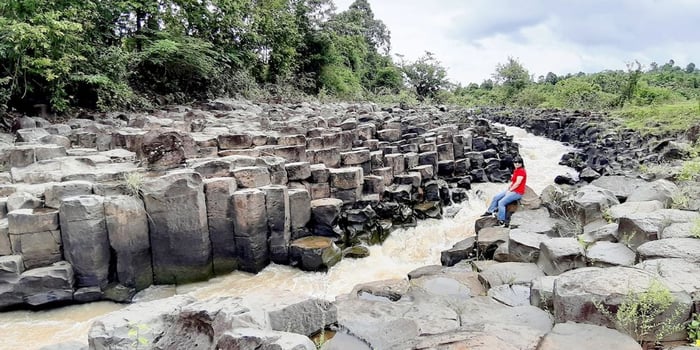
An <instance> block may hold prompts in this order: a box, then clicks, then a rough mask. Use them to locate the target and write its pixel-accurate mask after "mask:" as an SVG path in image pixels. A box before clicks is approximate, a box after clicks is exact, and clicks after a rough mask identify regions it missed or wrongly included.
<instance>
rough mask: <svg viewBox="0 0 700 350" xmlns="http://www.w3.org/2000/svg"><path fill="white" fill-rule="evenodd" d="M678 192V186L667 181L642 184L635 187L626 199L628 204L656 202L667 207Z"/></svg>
mask: <svg viewBox="0 0 700 350" xmlns="http://www.w3.org/2000/svg"><path fill="white" fill-rule="evenodd" d="M677 192H678V186H676V184H674V183H673V182H671V181H668V180H656V181H653V182H644V183H641V184H638V185H637V186H635V188H634V189H633V190H632V192H631V193H630V195H629V196H628V197H627V201H628V202H644V201H654V200H657V201H659V202H661V203H664V205H665V206H666V207H669V206H670V205H671V203H673V195H674V194H675V193H677Z"/></svg>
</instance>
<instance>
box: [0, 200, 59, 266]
mask: <svg viewBox="0 0 700 350" xmlns="http://www.w3.org/2000/svg"><path fill="white" fill-rule="evenodd" d="M7 229H8V234H9V235H8V238H9V243H10V247H11V253H12V254H17V255H21V256H22V258H23V261H24V267H25V268H27V269H32V268H35V267H39V266H46V265H50V264H52V263H54V262H58V261H59V260H61V232H60V231H59V230H58V211H56V210H51V209H46V208H41V209H18V210H13V211H11V212H9V213H7ZM0 233H1V232H0ZM6 243H7V242H6ZM5 250H7V248H5Z"/></svg>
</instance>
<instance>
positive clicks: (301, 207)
mask: <svg viewBox="0 0 700 350" xmlns="http://www.w3.org/2000/svg"><path fill="white" fill-rule="evenodd" d="M289 208H290V215H291V230H292V236H293V237H301V236H300V234H303V235H304V236H307V235H308V227H307V226H308V224H309V221H310V220H311V195H310V194H309V192H308V191H307V190H303V189H294V190H289Z"/></svg>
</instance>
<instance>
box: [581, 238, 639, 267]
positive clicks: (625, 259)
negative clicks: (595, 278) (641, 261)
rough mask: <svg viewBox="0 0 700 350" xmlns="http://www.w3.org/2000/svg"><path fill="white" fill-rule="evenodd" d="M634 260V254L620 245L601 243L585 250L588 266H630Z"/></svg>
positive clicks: (596, 243)
mask: <svg viewBox="0 0 700 350" xmlns="http://www.w3.org/2000/svg"><path fill="white" fill-rule="evenodd" d="M636 258H637V256H636V254H635V252H634V251H633V250H632V249H630V248H629V247H627V246H626V245H624V244H622V243H613V242H605V241H601V242H595V243H593V244H592V245H590V246H588V248H587V249H586V259H587V260H588V262H589V264H590V266H596V267H610V266H632V265H634V263H635V260H636Z"/></svg>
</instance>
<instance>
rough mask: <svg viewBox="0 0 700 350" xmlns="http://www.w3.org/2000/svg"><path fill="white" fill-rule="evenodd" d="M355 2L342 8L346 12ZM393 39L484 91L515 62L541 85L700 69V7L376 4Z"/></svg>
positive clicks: (615, 1)
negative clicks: (581, 76)
mask: <svg viewBox="0 0 700 350" xmlns="http://www.w3.org/2000/svg"><path fill="white" fill-rule="evenodd" d="M352 2H353V0H334V3H335V4H336V6H337V7H338V12H340V11H343V10H346V9H347V8H348V6H349V5H350V4H351V3H352ZM369 3H370V5H371V7H372V11H373V12H374V16H375V18H376V19H380V20H382V21H384V24H386V26H387V27H388V28H389V30H390V31H391V44H392V54H397V53H398V54H402V55H404V56H405V57H406V58H407V59H409V60H415V59H416V58H418V57H420V56H421V55H422V54H423V53H424V52H425V51H426V50H427V51H430V52H432V53H434V54H435V55H436V56H437V58H438V59H439V60H440V61H441V62H442V65H443V66H444V67H446V68H447V69H448V77H449V78H450V80H451V81H453V82H461V83H462V84H463V85H466V84H468V83H470V82H476V83H480V82H482V81H483V80H484V79H487V78H489V77H490V76H491V74H492V73H493V72H494V70H495V67H496V64H498V63H499V62H505V61H506V60H507V58H508V56H512V57H514V58H517V59H518V60H519V61H520V62H521V63H522V64H523V65H524V66H525V68H527V69H528V71H529V72H530V74H532V75H534V77H535V79H537V77H538V76H540V75H545V74H547V72H550V71H551V72H554V73H556V74H558V75H561V74H566V73H576V72H579V71H583V72H587V73H592V72H598V71H601V70H604V69H625V64H626V63H627V62H632V61H634V60H638V61H639V62H640V63H641V64H642V65H643V66H644V67H645V68H648V67H649V64H650V63H651V62H657V63H658V64H659V65H662V64H663V63H666V62H668V61H669V59H673V60H674V61H675V62H676V65H679V66H681V67H683V68H685V66H686V65H687V64H688V63H689V62H694V63H696V64H698V65H700V34H699V33H698V31H699V30H700V0H369Z"/></svg>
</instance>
